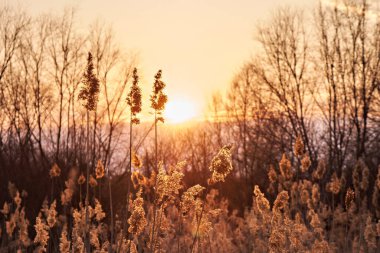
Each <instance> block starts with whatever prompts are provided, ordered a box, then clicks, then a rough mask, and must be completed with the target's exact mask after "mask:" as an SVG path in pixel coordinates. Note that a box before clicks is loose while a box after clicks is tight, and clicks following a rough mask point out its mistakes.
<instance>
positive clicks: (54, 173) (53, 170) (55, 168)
mask: <svg viewBox="0 0 380 253" xmlns="http://www.w3.org/2000/svg"><path fill="white" fill-rule="evenodd" d="M49 175H50V177H51V178H53V177H59V176H60V175H61V169H60V168H59V167H58V165H57V164H56V163H54V164H53V166H52V167H51V169H50V171H49Z"/></svg>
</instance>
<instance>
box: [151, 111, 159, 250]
mask: <svg viewBox="0 0 380 253" xmlns="http://www.w3.org/2000/svg"><path fill="white" fill-rule="evenodd" d="M154 148H155V157H154V158H155V159H154V160H155V164H154V169H155V173H158V161H157V110H155V111H154ZM154 184H155V187H154V188H156V184H157V179H156V180H155V182H154ZM153 195H154V197H153V224H152V237H151V239H150V252H151V253H152V252H153V247H152V245H153V239H154V229H155V225H156V209H157V203H156V192H155V191H153Z"/></svg>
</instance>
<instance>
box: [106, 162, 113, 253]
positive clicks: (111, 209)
mask: <svg viewBox="0 0 380 253" xmlns="http://www.w3.org/2000/svg"><path fill="white" fill-rule="evenodd" d="M109 170H110V169H109V166H108V168H107V178H108V194H109V197H110V212H111V243H110V246H109V248H108V252H110V253H111V252H112V245H113V243H114V220H113V204H112V189H111V178H110V172H109Z"/></svg>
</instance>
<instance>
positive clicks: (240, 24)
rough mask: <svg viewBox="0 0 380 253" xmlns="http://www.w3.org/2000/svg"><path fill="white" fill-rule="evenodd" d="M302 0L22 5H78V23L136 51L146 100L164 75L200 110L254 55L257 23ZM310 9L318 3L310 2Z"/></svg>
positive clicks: (170, 88) (33, 2)
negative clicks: (99, 24)
mask: <svg viewBox="0 0 380 253" xmlns="http://www.w3.org/2000/svg"><path fill="white" fill-rule="evenodd" d="M304 2H306V1H302V0H61V1H58V0H19V3H20V4H21V5H22V6H24V7H25V8H26V9H27V10H28V11H31V12H32V13H33V14H38V13H41V12H50V11H53V12H59V11H61V10H62V9H63V8H64V7H65V6H76V7H77V9H78V14H77V15H78V20H79V21H80V22H81V24H82V23H83V24H89V23H91V22H92V21H94V20H95V19H96V18H100V20H102V21H105V22H107V23H110V24H112V26H113V28H114V31H115V33H116V37H117V39H118V40H119V42H120V44H121V45H122V47H123V48H124V49H126V50H133V51H134V52H138V55H139V58H138V61H139V67H140V73H141V75H142V78H141V80H142V83H143V86H144V88H143V91H144V92H145V96H146V98H147V95H148V94H149V93H150V90H151V88H150V87H151V84H152V82H153V76H154V74H155V72H156V71H157V70H158V69H159V68H161V69H162V70H163V80H164V81H165V82H166V83H167V93H168V95H169V100H173V99H175V100H186V101H189V102H190V103H193V104H196V106H197V111H198V112H201V111H203V110H204V109H205V108H207V104H208V101H209V99H210V97H211V95H212V93H213V92H216V91H221V92H223V91H224V90H226V88H227V87H228V85H229V83H230V82H231V80H232V78H233V75H234V74H235V73H236V72H237V71H238V70H239V68H240V66H241V65H242V64H243V63H244V61H246V60H248V59H249V58H250V57H251V55H252V54H253V52H254V50H255V43H254V30H255V24H256V22H257V21H258V20H262V19H265V18H267V17H268V14H270V13H271V10H273V9H274V8H275V7H276V6H283V5H289V6H303V5H305V4H304ZM307 2H308V5H309V6H311V5H312V3H315V0H309V1H307Z"/></svg>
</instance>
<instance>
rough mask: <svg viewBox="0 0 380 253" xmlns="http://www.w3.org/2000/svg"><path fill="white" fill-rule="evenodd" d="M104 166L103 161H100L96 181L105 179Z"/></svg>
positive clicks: (97, 165) (97, 166)
mask: <svg viewBox="0 0 380 253" xmlns="http://www.w3.org/2000/svg"><path fill="white" fill-rule="evenodd" d="M104 171H105V170H104V166H103V163H102V161H101V160H98V163H97V164H96V169H95V174H96V179H100V178H102V177H104Z"/></svg>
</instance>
